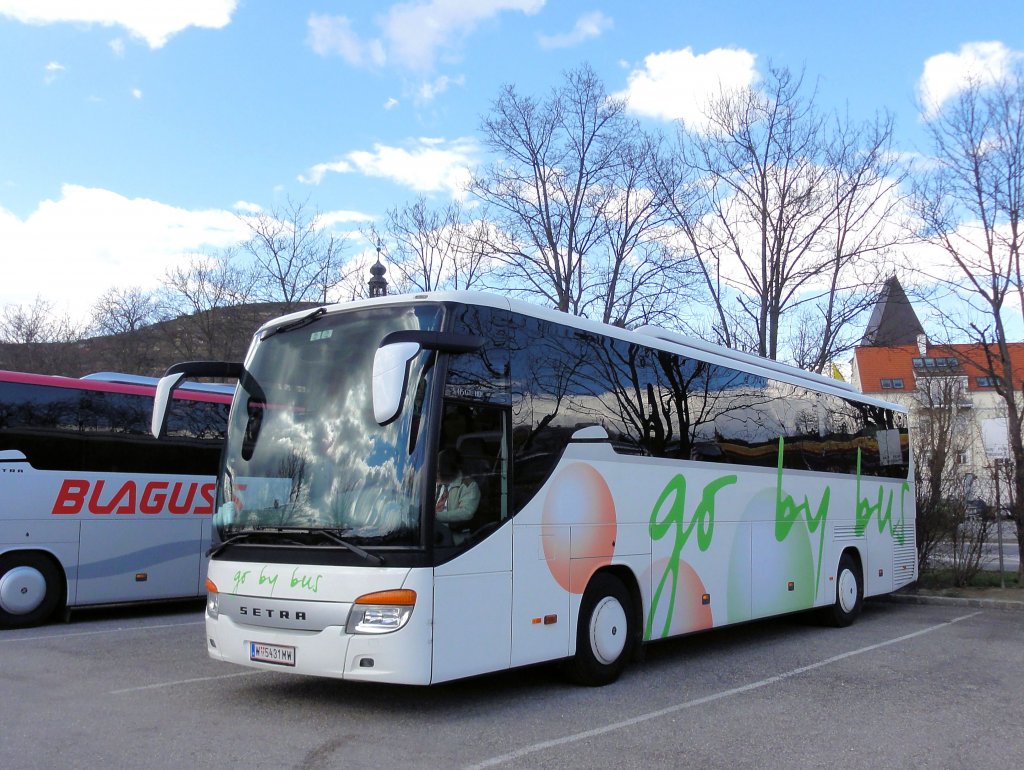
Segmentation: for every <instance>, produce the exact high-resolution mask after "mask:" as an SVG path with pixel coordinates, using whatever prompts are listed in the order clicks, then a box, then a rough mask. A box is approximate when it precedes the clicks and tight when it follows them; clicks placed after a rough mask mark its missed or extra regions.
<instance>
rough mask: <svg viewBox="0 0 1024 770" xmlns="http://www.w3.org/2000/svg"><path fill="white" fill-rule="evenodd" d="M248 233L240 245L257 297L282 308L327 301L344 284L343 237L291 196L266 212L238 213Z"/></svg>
mask: <svg viewBox="0 0 1024 770" xmlns="http://www.w3.org/2000/svg"><path fill="white" fill-rule="evenodd" d="M241 219H242V221H243V222H245V224H246V226H247V227H248V228H249V230H250V232H251V236H250V238H249V239H248V240H247V241H245V242H244V243H243V244H242V245H241V249H242V251H244V252H246V253H248V254H249V256H251V257H252V261H253V267H254V268H255V269H256V273H257V276H258V278H259V280H258V282H257V284H256V287H255V296H256V297H257V299H259V300H261V301H264V302H279V303H282V306H283V310H284V311H285V312H287V311H290V310H292V309H294V308H295V307H297V306H298V305H300V304H301V303H306V302H319V303H326V302H328V301H331V300H332V299H333V297H332V292H334V291H335V289H336V287H337V286H338V285H339V284H341V283H342V281H343V279H344V277H345V276H344V274H343V271H342V267H343V264H344V263H343V252H344V249H345V244H346V239H345V238H344V237H342V236H338V235H335V234H333V233H331V232H329V231H328V230H327V228H326V227H325V223H324V217H323V214H322V213H321V212H320V211H319V210H318V209H315V208H311V207H310V206H309V204H308V202H300V203H297V202H295V201H292V200H291V199H289V200H288V202H287V203H286V204H285V205H284V206H282V207H279V208H276V209H274V210H272V211H270V212H263V211H261V212H259V213H257V214H246V215H243V216H242V217H241Z"/></svg>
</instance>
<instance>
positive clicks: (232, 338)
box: [159, 250, 256, 359]
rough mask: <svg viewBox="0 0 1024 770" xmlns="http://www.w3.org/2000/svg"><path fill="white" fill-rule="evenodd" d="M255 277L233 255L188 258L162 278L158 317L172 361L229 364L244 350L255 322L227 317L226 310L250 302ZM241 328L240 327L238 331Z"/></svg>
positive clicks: (229, 252)
mask: <svg viewBox="0 0 1024 770" xmlns="http://www.w3.org/2000/svg"><path fill="white" fill-rule="evenodd" d="M255 283H256V276H255V275H254V273H253V271H252V270H251V269H249V268H247V267H240V266H238V265H237V264H236V260H235V258H234V252H233V251H231V250H227V251H225V252H223V253H222V254H220V255H217V256H211V255H205V254H193V255H192V256H191V258H190V259H189V261H188V263H187V264H185V265H179V266H176V267H173V268H171V269H169V270H168V271H167V273H166V275H165V276H164V280H163V284H164V290H163V292H162V293H161V295H160V300H159V314H160V317H161V319H162V320H163V321H164V323H163V324H162V329H163V330H164V331H165V333H166V336H165V338H166V342H167V343H168V344H169V346H170V348H171V351H173V356H172V357H173V358H210V359H224V358H227V359H230V358H232V357H238V356H240V355H241V353H240V352H239V350H241V351H243V352H244V350H245V346H246V345H247V344H248V341H249V336H248V335H249V334H251V333H252V331H253V330H254V329H255V327H256V319H255V318H251V319H250V318H248V317H246V318H239V317H238V315H237V314H236V315H235V316H231V317H230V321H231V322H229V316H228V313H227V308H229V307H232V306H240V305H244V304H246V303H249V302H251V301H252V298H253V286H254V285H255ZM243 327H244V328H243Z"/></svg>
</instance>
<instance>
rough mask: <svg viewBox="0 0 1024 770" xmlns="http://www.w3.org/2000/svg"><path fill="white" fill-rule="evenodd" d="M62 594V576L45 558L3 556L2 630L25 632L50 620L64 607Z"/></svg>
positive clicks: (0, 562)
mask: <svg viewBox="0 0 1024 770" xmlns="http://www.w3.org/2000/svg"><path fill="white" fill-rule="evenodd" d="M60 591H61V581H60V575H59V573H58V572H57V568H56V567H55V566H54V564H53V562H52V561H51V560H50V559H48V558H46V557H45V556H42V555H40V554H37V553H24V554H20V553H10V554H7V555H6V556H0V628H25V627H28V626H36V625H39V624H40V623H43V622H45V621H46V620H49V619H50V617H51V616H52V615H53V614H54V612H56V611H57V608H58V607H59V606H60V604H61V596H60Z"/></svg>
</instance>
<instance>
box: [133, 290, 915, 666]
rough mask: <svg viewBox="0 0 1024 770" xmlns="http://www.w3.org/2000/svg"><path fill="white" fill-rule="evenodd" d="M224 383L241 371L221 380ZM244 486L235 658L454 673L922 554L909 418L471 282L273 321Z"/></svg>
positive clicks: (230, 602) (618, 651) (683, 627)
mask: <svg viewBox="0 0 1024 770" xmlns="http://www.w3.org/2000/svg"><path fill="white" fill-rule="evenodd" d="M210 366H214V367H215V368H214V370H211V369H210ZM211 371H212V372H213V373H217V374H221V375H225V374H229V373H230V374H232V375H233V376H237V377H238V378H239V385H238V388H237V390H236V393H235V397H234V402H233V404H232V408H231V414H230V418H229V426H228V440H227V444H226V448H225V453H224V457H223V463H222V467H221V472H220V475H219V477H218V483H217V504H216V513H215V516H214V528H215V535H214V545H213V549H212V555H211V558H210V562H209V571H208V580H207V590H208V601H207V611H206V631H207V634H206V636H207V650H208V653H209V655H210V656H211V657H213V658H215V659H219V660H225V661H230V662H232V663H238V664H242V665H245V666H253V667H257V668H272V669H276V670H281V671H288V672H296V673H302V674H314V675H320V676H328V677H337V678H343V679H351V680H362V681H380V682H399V683H410V684H432V683H436V682H443V681H447V680H451V679H456V678H459V677H466V676H471V675H475V674H481V673H485V672H493V671H499V670H502V669H508V668H511V667H515V666H523V665H527V664H533V663H539V662H542V661H550V660H557V659H565V660H566V666H567V668H568V669H569V672H570V673H571V674H572V675H573V677H574V678H575V679H576V680H577V681H580V682H582V683H586V684H604V683H608V682H611V681H613V680H614V679H615V678H616V677H617V676H618V675H619V673H620V671H621V670H622V669H623V667H624V665H625V664H626V662H627V661H628V660H629V659H630V657H631V654H632V653H633V652H634V651H635V650H636V649H637V648H638V645H641V644H643V643H644V642H647V641H651V640H656V639H662V638H665V637H669V636H674V635H677V634H685V633H690V632H694V631H700V630H704V629H710V628H715V627H718V626H724V625H729V624H733V623H741V622H745V621H749V620H752V619H755V618H763V617H767V616H771V615H778V614H782V613H790V612H796V611H801V610H808V609H811V608H820V612H821V613H822V614H824V615H825V616H827V618H829V619H830V620H831V621H832V622H833V623H835V624H836V625H847V624H849V623H851V622H852V621H853V620H854V619H855V618H856V616H857V614H858V613H859V612H860V610H861V603H862V600H863V597H864V596H871V595H875V594H883V593H886V592H890V591H893V590H894V589H896V588H899V587H900V586H902V585H904V584H906V583H909V582H912V581H913V580H915V578H916V572H917V561H916V553H915V532H914V515H915V513H914V491H913V480H912V478H911V477H910V468H911V464H910V462H909V460H910V458H909V443H908V435H907V415H906V413H905V412H904V410H903V409H902V408H901V407H899V406H897V405H895V404H889V403H886V402H883V401H879V400H876V399H872V398H869V397H865V396H862V395H860V394H858V393H856V392H854V391H853V390H852V389H850V388H849V387H848V386H846V385H845V384H844V383H841V382H837V381H834V380H829V379H827V378H824V377H820V376H817V375H811V374H808V373H805V372H802V371H800V370H798V369H795V368H792V367H787V366H784V365H780V364H777V363H775V362H772V361H765V360H762V359H759V358H755V357H753V356H749V355H744V354H739V353H736V352H733V351H730V350H726V349H722V348H718V347H716V346H713V345H709V344H706V343H702V342H700V341H695V340H690V339H686V338H683V337H680V336H677V335H676V334H674V333H672V332H667V331H664V330H661V329H656V328H641V329H637V330H633V331H627V330H625V329H619V328H614V327H611V326H605V325H603V324H599V323H594V322H589V321H586V320H583V319H580V318H574V317H571V316H567V315H564V314H561V313H556V312H552V311H548V310H545V309H543V308H538V307H534V306H532V305H527V304H523V303H518V302H514V301H509V300H507V299H505V298H501V297H495V296H490V295H482V294H471V293H447V294H422V295H414V296H413V295H408V296H393V297H385V298H380V299H373V300H366V301H359V302H353V303H348V304H343V305H336V306H331V307H329V308H318V309H317V310H315V311H312V312H306V313H297V314H293V315H289V316H286V317H284V318H280V319H278V320H275V321H272V322H270V323H268V324H266V325H264V326H263V327H262V328H261V329H260V331H259V332H258V333H257V335H256V337H255V339H254V341H253V344H252V347H251V348H250V351H249V353H248V356H247V358H246V361H245V364H244V365H242V364H222V365H212V364H204V363H202V362H200V363H193V364H179V365H177V366H175V367H172V368H171V369H170V370H168V375H167V376H165V377H164V379H163V380H162V382H161V386H160V389H159V390H160V392H161V394H162V395H158V397H157V404H156V412H155V413H154V421H153V422H154V424H153V429H154V432H155V433H159V431H160V428H161V423H162V421H163V419H164V417H163V414H162V411H161V409H162V403H161V402H162V401H165V400H166V397H167V395H168V394H169V393H171V392H173V389H174V387H176V385H177V384H178V383H180V382H182V381H183V379H184V378H185V377H186V376H188V375H190V374H191V375H197V376H199V375H203V374H210V373H211Z"/></svg>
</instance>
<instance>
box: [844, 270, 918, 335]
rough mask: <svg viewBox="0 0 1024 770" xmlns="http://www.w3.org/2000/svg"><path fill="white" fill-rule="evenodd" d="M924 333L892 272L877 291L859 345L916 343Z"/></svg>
mask: <svg viewBox="0 0 1024 770" xmlns="http://www.w3.org/2000/svg"><path fill="white" fill-rule="evenodd" d="M923 335H924V327H923V326H921V322H920V321H919V320H918V318H917V313H915V312H914V308H913V307H912V306H911V304H910V300H909V299H907V294H906V292H904V291H903V287H902V286H901V285H900V282H899V280H898V279H897V278H896V276H895V275H894V276H893V277H892V278H890V279H888V280H887V281H886V282H885V284H884V285H883V286H882V291H881V292H879V294H878V299H877V300H876V301H875V307H874V310H872V311H871V318H870V319H869V320H868V328H867V329H866V330H865V331H864V338H863V339H862V340H861V341H860V345H861V347H873V348H893V347H897V346H899V345H916V344H917V341H918V338H919V337H920V336H923Z"/></svg>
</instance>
